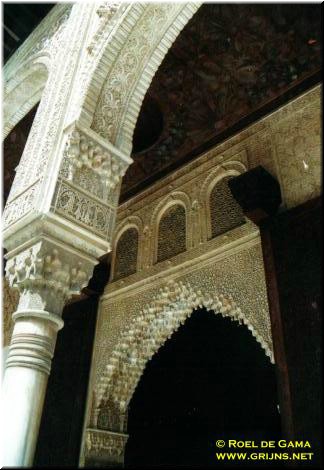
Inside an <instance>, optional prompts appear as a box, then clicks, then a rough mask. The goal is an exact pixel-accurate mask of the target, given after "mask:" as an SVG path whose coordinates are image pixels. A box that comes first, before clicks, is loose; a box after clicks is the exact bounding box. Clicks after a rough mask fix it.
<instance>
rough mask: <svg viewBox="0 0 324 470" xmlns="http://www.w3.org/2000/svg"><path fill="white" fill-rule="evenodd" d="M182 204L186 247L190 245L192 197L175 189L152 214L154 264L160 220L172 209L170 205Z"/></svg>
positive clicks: (153, 261)
mask: <svg viewBox="0 0 324 470" xmlns="http://www.w3.org/2000/svg"><path fill="white" fill-rule="evenodd" d="M175 205H180V206H182V207H183V208H184V210H185V214H186V248H187V249H188V248H189V247H190V241H191V239H192V234H191V229H192V224H191V219H190V217H191V213H190V208H191V199H190V197H189V196H188V194H186V193H185V192H183V191H173V192H172V193H171V194H169V195H168V196H166V197H165V198H163V199H162V200H161V201H160V202H159V203H158V204H157V206H156V207H155V209H154V211H153V213H152V216H151V227H152V243H153V246H152V250H151V254H152V257H153V259H152V264H154V263H156V261H157V250H158V235H159V225H160V221H161V219H162V217H163V215H164V214H165V212H166V211H167V210H168V209H170V207H172V206H175Z"/></svg>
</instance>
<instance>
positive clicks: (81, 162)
mask: <svg viewBox="0 0 324 470" xmlns="http://www.w3.org/2000/svg"><path fill="white" fill-rule="evenodd" d="M131 161H132V160H131V159H130V158H128V157H126V156H125V155H123V154H121V153H120V152H119V151H118V149H117V148H115V147H113V146H112V145H109V143H108V142H106V141H104V140H103V139H102V138H101V137H100V136H99V135H97V134H96V133H95V132H93V131H91V130H90V129H85V128H82V127H81V126H79V125H77V124H75V125H74V126H73V127H72V129H71V131H70V134H69V136H68V139H67V142H66V147H65V151H64V157H63V163H62V166H61V171H60V176H61V177H63V178H64V179H67V180H68V181H71V182H72V183H75V184H76V185H78V186H80V187H82V188H83V189H84V190H86V191H88V192H89V193H91V194H93V195H94V196H97V197H99V198H100V199H103V201H104V202H107V200H108V198H109V195H110V194H111V192H112V191H113V190H114V189H115V188H116V187H117V186H118V184H119V183H120V182H121V179H122V177H123V176H124V174H125V173H126V170H127V168H128V166H129V164H130V163H131Z"/></svg>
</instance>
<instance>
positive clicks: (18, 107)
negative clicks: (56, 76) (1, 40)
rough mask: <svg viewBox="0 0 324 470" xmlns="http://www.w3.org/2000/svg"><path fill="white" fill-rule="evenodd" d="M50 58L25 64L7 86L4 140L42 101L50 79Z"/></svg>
mask: <svg viewBox="0 0 324 470" xmlns="http://www.w3.org/2000/svg"><path fill="white" fill-rule="evenodd" d="M48 67H49V57H47V56H43V55H42V56H39V57H36V58H33V60H28V61H26V62H24V63H23V64H22V65H21V66H20V67H19V68H18V69H17V70H16V72H15V74H14V75H13V76H12V77H11V78H10V79H9V80H8V82H7V83H6V84H5V90H4V100H3V138H5V137H6V136H7V135H8V134H9V133H10V132H11V131H12V129H13V128H14V127H15V126H16V124H18V122H19V121H20V120H21V119H23V118H24V117H25V116H26V114H28V113H29V111H30V110H31V109H32V108H33V107H34V106H35V105H36V104H37V103H38V102H39V101H40V100H41V97H42V93H43V90H44V88H45V84H46V81H47V78H48Z"/></svg>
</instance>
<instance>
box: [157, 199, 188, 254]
mask: <svg viewBox="0 0 324 470" xmlns="http://www.w3.org/2000/svg"><path fill="white" fill-rule="evenodd" d="M183 251H186V211H185V208H184V207H183V206H182V205H180V204H176V205H173V206H171V207H170V208H169V209H167V211H166V212H165V213H164V214H163V216H162V218H161V220H160V224H159V234H158V250H157V262H159V261H163V260H165V259H169V258H172V257H173V256H175V255H177V254H179V253H182V252H183Z"/></svg>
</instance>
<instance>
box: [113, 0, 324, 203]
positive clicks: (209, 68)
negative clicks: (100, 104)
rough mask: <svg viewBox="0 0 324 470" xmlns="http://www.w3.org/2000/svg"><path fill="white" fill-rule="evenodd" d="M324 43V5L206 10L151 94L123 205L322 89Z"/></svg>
mask: <svg viewBox="0 0 324 470" xmlns="http://www.w3.org/2000/svg"><path fill="white" fill-rule="evenodd" d="M320 41H321V10H320V5H319V4H291V3H289V4H218V5H217V4H210V3H209V4H204V5H203V6H202V7H201V8H200V9H199V10H198V12H197V13H196V15H194V17H193V18H192V20H191V21H190V22H189V23H188V25H187V26H186V27H185V28H184V30H183V31H182V33H181V34H180V35H179V37H178V39H177V40H176V41H175V43H174V44H173V46H172V48H171V49H170V51H169V53H168V54H167V56H166V58H165V59H164V61H163V63H162V65H161V66H160V68H159V70H158V71H157V73H156V75H155V77H154V79H153V82H152V84H151V86H150V89H149V91H148V93H147V95H146V98H145V100H144V103H143V106H142V109H141V113H140V116H139V119H138V122H137V127H136V130H135V136H134V148H133V158H134V163H133V164H132V165H131V166H130V168H129V169H128V171H127V173H126V175H125V177H124V180H123V187H122V196H121V197H122V199H127V198H129V197H130V196H131V195H133V194H136V193H137V192H138V191H140V190H142V189H143V188H144V187H146V186H148V185H150V184H152V183H153V182H154V181H156V180H157V179H159V178H161V177H162V176H164V175H165V174H167V173H169V172H170V171H172V170H174V169H175V168H177V167H179V166H180V165H182V164H183V163H185V162H187V161H189V160H190V159H192V158H194V157H196V156H197V155H199V154H200V153H201V152H202V151H204V150H207V149H208V148H210V147H212V146H214V145H215V144H216V143H218V142H220V141H222V140H224V139H225V138H227V137H229V136H230V135H232V134H234V133H235V132H237V131H239V130H240V129H242V128H244V127H246V126H247V125H248V124H250V123H251V122H253V121H255V120H256V119H258V118H260V117H262V116H263V115H265V114H267V113H269V112H270V111H272V110H273V109H275V108H276V107H278V106H280V105H282V104H284V103H285V102H287V101H288V100H289V99H291V98H292V97H294V96H296V95H298V94H299V93H301V92H302V91H303V90H305V89H307V88H309V87H310V86H311V85H314V84H315V83H317V82H318V81H319V80H320V68H321V58H320ZM152 104H154V106H152ZM161 123H162V124H161ZM154 136H155V143H154V142H153V141H152V139H153V137H154Z"/></svg>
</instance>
